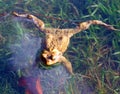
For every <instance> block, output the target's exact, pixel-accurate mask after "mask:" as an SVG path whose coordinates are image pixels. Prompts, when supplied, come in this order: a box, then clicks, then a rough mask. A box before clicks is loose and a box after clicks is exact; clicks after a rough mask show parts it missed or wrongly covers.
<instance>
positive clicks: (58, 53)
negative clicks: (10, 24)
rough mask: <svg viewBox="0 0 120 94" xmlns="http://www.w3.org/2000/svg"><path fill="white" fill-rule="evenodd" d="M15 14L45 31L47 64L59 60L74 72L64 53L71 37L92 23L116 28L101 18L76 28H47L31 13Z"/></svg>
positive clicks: (44, 53) (44, 52)
mask: <svg viewBox="0 0 120 94" xmlns="http://www.w3.org/2000/svg"><path fill="white" fill-rule="evenodd" d="M13 15H14V16H17V17H23V18H27V19H30V20H32V21H33V23H34V24H35V25H36V26H37V27H38V28H39V29H40V31H41V32H43V33H45V49H44V51H43V53H42V56H43V58H44V59H45V60H46V61H45V63H46V65H53V64H55V63H57V62H60V63H63V64H64V66H65V67H66V68H67V70H68V71H69V72H70V73H71V74H73V70H72V65H71V63H70V62H69V61H68V60H67V59H66V58H65V57H64V56H63V53H64V52H65V51H66V50H67V47H68V45H69V42H70V38H71V37H72V36H73V35H74V34H76V33H79V32H81V31H83V30H86V29H88V28H89V26H90V25H92V24H94V25H102V26H105V27H106V28H108V29H111V30H116V29H115V28H114V27H113V26H111V25H108V24H106V23H104V22H102V21H99V20H90V21H86V22H82V23H79V26H77V27H76V28H70V29H58V28H46V27H45V24H44V22H43V21H42V20H40V19H38V18H37V17H35V16H33V15H31V14H18V13H16V12H13Z"/></svg>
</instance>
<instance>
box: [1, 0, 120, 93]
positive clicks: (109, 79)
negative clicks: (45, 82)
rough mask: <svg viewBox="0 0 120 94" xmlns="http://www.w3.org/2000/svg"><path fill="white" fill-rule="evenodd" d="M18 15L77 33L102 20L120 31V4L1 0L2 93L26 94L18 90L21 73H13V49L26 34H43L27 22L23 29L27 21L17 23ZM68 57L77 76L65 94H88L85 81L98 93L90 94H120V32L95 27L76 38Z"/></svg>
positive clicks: (91, 0) (98, 0)
mask: <svg viewBox="0 0 120 94" xmlns="http://www.w3.org/2000/svg"><path fill="white" fill-rule="evenodd" d="M12 11H17V12H22V13H23V12H25V13H31V14H33V15H36V16H37V17H39V18H40V19H42V20H43V21H44V22H45V23H46V26H48V27H58V28H71V27H75V26H76V24H77V23H78V22H82V21H86V20H90V19H97V20H102V21H103V22H106V23H108V24H111V25H113V26H114V27H115V28H118V29H120V0H116V1H114V0H62V1H61V0H38V1H35V0H28V1H27V0H3V1H0V94H24V93H23V92H24V91H23V89H22V88H21V87H19V86H18V85H17V83H18V78H19V76H20V75H21V73H20V71H19V72H17V73H18V74H17V75H16V72H14V70H13V69H12V68H11V66H12V64H11V63H10V62H11V61H12V60H13V59H12V58H13V57H12V54H13V53H12V52H11V50H10V48H9V47H10V45H11V44H14V43H15V42H18V44H17V46H19V40H20V39H21V38H22V37H21V36H22V35H23V34H24V32H32V31H38V30H37V29H36V28H35V27H34V28H32V27H31V26H29V25H27V24H28V22H26V21H25V22H24V21H23V22H24V28H21V27H23V26H21V24H20V22H21V21H20V22H19V23H17V22H15V21H16V19H14V17H12V15H11V12H12ZM62 19H63V20H62ZM31 25H32V24H31ZM28 28H29V29H28ZM16 30H18V31H19V32H16ZM34 33H35V32H34ZM38 34H39V33H38ZM38 36H39V35H37V37H38ZM40 36H42V35H41V34H40ZM65 55H66V57H69V58H70V61H71V62H72V65H73V70H74V72H75V77H73V78H71V79H70V80H69V81H68V82H69V86H68V87H66V88H65V89H64V92H65V93H63V92H62V91H59V94H83V93H82V92H80V91H79V88H80V84H83V83H81V77H83V78H84V81H83V82H85V84H86V85H87V86H88V87H90V89H91V90H92V93H90V92H89V93H88V94H119V93H120V85H119V83H120V31H111V30H108V29H105V28H103V27H99V26H91V27H90V29H89V30H87V31H83V32H81V33H79V34H76V35H75V36H74V37H73V38H72V39H71V43H70V45H69V48H68V50H67V52H66V53H65ZM47 94H48V93H47ZM53 94H54V93H53ZM85 94H87V93H85Z"/></svg>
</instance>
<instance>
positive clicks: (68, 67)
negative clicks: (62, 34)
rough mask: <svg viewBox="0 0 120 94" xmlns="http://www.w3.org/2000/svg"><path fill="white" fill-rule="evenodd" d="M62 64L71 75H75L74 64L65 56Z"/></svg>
mask: <svg viewBox="0 0 120 94" xmlns="http://www.w3.org/2000/svg"><path fill="white" fill-rule="evenodd" d="M60 62H61V63H63V65H64V66H65V67H66V69H67V70H68V71H69V72H70V74H72V75H74V73H73V69H72V64H71V62H70V61H68V60H67V59H66V58H65V57H64V56H61V57H60Z"/></svg>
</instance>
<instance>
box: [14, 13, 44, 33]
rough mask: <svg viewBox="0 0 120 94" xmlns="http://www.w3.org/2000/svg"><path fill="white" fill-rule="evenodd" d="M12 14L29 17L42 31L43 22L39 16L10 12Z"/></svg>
mask: <svg viewBox="0 0 120 94" xmlns="http://www.w3.org/2000/svg"><path fill="white" fill-rule="evenodd" d="M12 14H13V15H14V16H17V17H21V18H27V19H30V20H32V21H33V22H34V24H35V25H36V26H37V27H38V28H39V29H40V30H41V31H42V30H43V29H44V28H45V24H44V22H43V21H42V20H40V19H39V18H37V17H35V16H34V15H31V14H18V13H17V12H13V13H12Z"/></svg>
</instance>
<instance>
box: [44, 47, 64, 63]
mask: <svg viewBox="0 0 120 94" xmlns="http://www.w3.org/2000/svg"><path fill="white" fill-rule="evenodd" d="M61 55H62V53H61V52H60V51H58V50H57V49H53V50H51V51H47V50H44V51H43V53H42V57H43V58H44V60H45V62H46V64H47V65H53V64H55V63H57V62H58V61H59V60H60V57H61Z"/></svg>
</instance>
